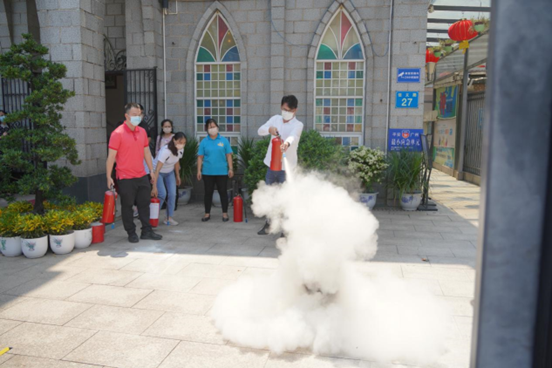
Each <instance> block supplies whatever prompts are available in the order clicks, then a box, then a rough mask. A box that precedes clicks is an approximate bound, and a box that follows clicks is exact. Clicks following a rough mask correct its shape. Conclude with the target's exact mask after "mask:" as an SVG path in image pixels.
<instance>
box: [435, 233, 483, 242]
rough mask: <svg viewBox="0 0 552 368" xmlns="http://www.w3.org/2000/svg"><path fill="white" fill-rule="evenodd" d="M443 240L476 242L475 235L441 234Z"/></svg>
mask: <svg viewBox="0 0 552 368" xmlns="http://www.w3.org/2000/svg"><path fill="white" fill-rule="evenodd" d="M441 235H442V236H443V238H445V239H446V240H466V241H472V240H473V241H475V240H477V233H474V234H465V233H461V234H451V233H441Z"/></svg>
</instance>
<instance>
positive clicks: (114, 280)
mask: <svg viewBox="0 0 552 368" xmlns="http://www.w3.org/2000/svg"><path fill="white" fill-rule="evenodd" d="M141 275H142V273H141V272H130V271H121V270H107V269H101V268H89V269H87V270H84V271H83V272H81V273H79V274H78V275H75V276H73V277H71V278H70V279H69V280H67V281H69V282H82V283H86V284H99V285H112V286H125V285H126V284H128V283H129V282H131V281H132V280H134V279H136V278H138V277H140V276H141Z"/></svg>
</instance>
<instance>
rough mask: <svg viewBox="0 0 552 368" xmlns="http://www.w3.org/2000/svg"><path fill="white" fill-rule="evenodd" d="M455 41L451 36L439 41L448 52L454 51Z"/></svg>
mask: <svg viewBox="0 0 552 368" xmlns="http://www.w3.org/2000/svg"><path fill="white" fill-rule="evenodd" d="M454 42H455V41H454V40H451V39H450V38H448V39H446V40H441V41H439V43H440V44H441V47H442V48H443V50H445V52H446V53H447V54H449V53H451V52H452V45H454Z"/></svg>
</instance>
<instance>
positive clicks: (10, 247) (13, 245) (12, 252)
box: [0, 236, 21, 257]
mask: <svg viewBox="0 0 552 368" xmlns="http://www.w3.org/2000/svg"><path fill="white" fill-rule="evenodd" d="M0 250H1V251H2V254H3V255H4V256H6V257H17V256H20V255H21V238H20V237H19V236H17V237H15V238H4V237H2V238H0Z"/></svg>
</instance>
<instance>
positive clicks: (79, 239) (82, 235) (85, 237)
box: [75, 228, 92, 249]
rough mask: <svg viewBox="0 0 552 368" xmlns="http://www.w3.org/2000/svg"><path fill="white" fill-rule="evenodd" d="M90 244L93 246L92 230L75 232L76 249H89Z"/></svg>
mask: <svg viewBox="0 0 552 368" xmlns="http://www.w3.org/2000/svg"><path fill="white" fill-rule="evenodd" d="M90 244H92V228H90V229H84V230H75V248H77V249H84V248H88V247H89V246H90Z"/></svg>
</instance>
